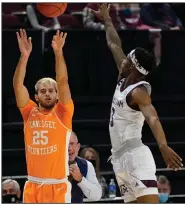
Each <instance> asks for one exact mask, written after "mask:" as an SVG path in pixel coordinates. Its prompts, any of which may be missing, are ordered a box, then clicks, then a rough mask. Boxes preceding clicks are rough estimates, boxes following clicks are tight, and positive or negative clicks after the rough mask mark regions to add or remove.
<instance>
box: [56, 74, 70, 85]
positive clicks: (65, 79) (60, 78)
mask: <svg viewBox="0 0 185 205" xmlns="http://www.w3.org/2000/svg"><path fill="white" fill-rule="evenodd" d="M56 80H57V83H58V84H60V85H63V84H65V83H68V77H67V76H56Z"/></svg>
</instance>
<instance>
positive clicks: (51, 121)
mask: <svg viewBox="0 0 185 205" xmlns="http://www.w3.org/2000/svg"><path fill="white" fill-rule="evenodd" d="M20 111H21V114H22V116H23V119H24V141H25V150H26V161H27V171H28V175H29V176H33V177H39V178H55V179H63V178H66V177H67V176H68V175H69V170H68V144H69V140H70V135H71V129H72V116H73V112H74V105H73V101H72V100H71V101H70V102H69V103H68V104H65V105H64V104H62V103H61V102H58V103H57V104H56V105H55V106H54V108H53V109H52V110H51V111H49V112H48V113H43V112H41V111H39V108H38V106H37V105H36V103H34V102H33V101H31V100H30V101H29V103H28V104H27V105H26V106H25V107H24V108H20Z"/></svg>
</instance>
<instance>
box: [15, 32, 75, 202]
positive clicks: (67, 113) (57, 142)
mask: <svg viewBox="0 0 185 205" xmlns="http://www.w3.org/2000/svg"><path fill="white" fill-rule="evenodd" d="M66 36H67V34H66V33H65V34H64V35H63V33H62V32H61V33H60V32H59V31H57V33H56V35H55V36H54V37H53V40H52V48H53V51H54V54H55V64H56V81H55V80H53V79H51V78H42V79H40V80H39V81H38V82H37V83H36V85H35V100H36V102H37V103H35V102H33V101H32V100H30V97H29V93H28V90H27V89H26V87H25V86H24V78H25V74H26V65H27V62H28V59H29V56H30V53H31V51H32V42H31V38H27V35H26V31H25V30H22V29H20V33H18V32H17V40H18V44H19V49H20V52H21V57H20V60H19V63H18V65H17V68H16V71H15V74H14V77H13V87H14V91H15V96H16V102H17V106H18V108H19V109H20V112H21V114H22V117H23V120H24V141H25V150H26V161H27V171H28V181H27V182H26V184H25V188H24V196H23V201H24V203H70V201H71V184H70V183H69V182H68V175H69V170H68V144H69V139H70V135H71V129H72V116H73V111H74V106H73V101H72V99H71V93H70V89H69V84H68V76H67V68H66V64H65V60H64V56H63V46H64V44H65V39H66Z"/></svg>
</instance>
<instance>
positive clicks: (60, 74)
mask: <svg viewBox="0 0 185 205" xmlns="http://www.w3.org/2000/svg"><path fill="white" fill-rule="evenodd" d="M66 36H67V33H64V34H63V32H61V33H60V32H59V31H57V33H56V35H54V36H53V40H52V48H53V51H54V54H55V71H56V81H57V86H58V98H59V100H60V101H61V102H62V103H63V104H67V103H68V102H69V101H70V100H71V92H70V89H69V84H68V74H67V67H66V63H65V59H64V56H63V46H64V44H65V39H66Z"/></svg>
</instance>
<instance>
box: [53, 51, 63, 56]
mask: <svg viewBox="0 0 185 205" xmlns="http://www.w3.org/2000/svg"><path fill="white" fill-rule="evenodd" d="M54 54H55V57H61V56H63V50H62V51H61V50H60V51H54Z"/></svg>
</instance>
